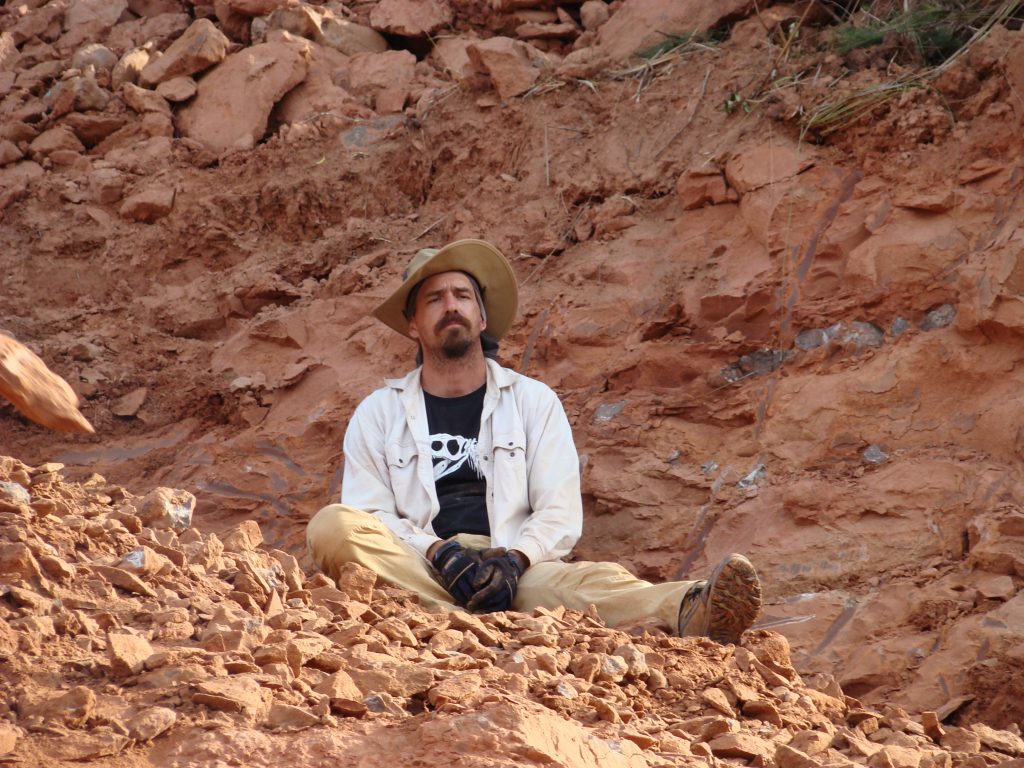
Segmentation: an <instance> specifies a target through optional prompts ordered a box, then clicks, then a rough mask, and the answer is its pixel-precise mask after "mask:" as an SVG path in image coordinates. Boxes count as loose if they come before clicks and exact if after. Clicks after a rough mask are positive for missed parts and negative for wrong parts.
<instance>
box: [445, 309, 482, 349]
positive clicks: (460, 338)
mask: <svg viewBox="0 0 1024 768" xmlns="http://www.w3.org/2000/svg"><path fill="white" fill-rule="evenodd" d="M452 321H455V322H457V323H459V325H457V326H454V327H451V328H445V326H446V325H447V324H448V323H451V322H452ZM437 332H438V333H443V334H444V337H443V338H442V340H441V345H440V348H439V349H440V352H441V356H442V357H444V358H445V359H446V360H461V359H462V358H463V357H465V356H466V355H467V354H468V353H469V350H470V349H472V347H473V342H475V341H477V340H478V339H477V337H474V335H473V329H472V327H471V325H470V323H469V321H468V320H466V318H464V317H462V315H458V314H448V315H445V316H444V317H443V318H441V321H440V322H439V323H438V324H437Z"/></svg>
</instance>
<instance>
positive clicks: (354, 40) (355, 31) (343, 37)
mask: <svg viewBox="0 0 1024 768" xmlns="http://www.w3.org/2000/svg"><path fill="white" fill-rule="evenodd" d="M316 42H317V43H319V44H320V45H323V46H327V47H328V48H333V49H334V50H336V51H338V52H340V53H343V54H345V55H346V56H355V55H356V54H357V53H383V52H384V51H386V50H387V49H388V42H387V40H385V39H384V38H383V37H382V36H381V35H380V33H379V32H377V31H376V30H374V29H371V28H370V27H364V26H363V25H362V24H356V23H354V22H351V21H348V20H347V19H337V18H332V17H326V18H324V19H323V20H322V21H321V22H320V34H319V35H318V36H317V38H316Z"/></svg>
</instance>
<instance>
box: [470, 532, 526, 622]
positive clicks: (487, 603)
mask: <svg viewBox="0 0 1024 768" xmlns="http://www.w3.org/2000/svg"><path fill="white" fill-rule="evenodd" d="M481 556H482V558H483V563H482V564H481V565H480V568H479V570H478V571H477V573H476V577H475V578H474V579H473V591H474V595H473V599H472V600H470V601H469V604H468V605H467V606H466V607H467V608H469V610H470V611H472V612H473V613H495V612H496V611H507V610H509V609H510V608H512V601H513V600H515V599H516V590H517V589H518V588H519V577H520V576H522V575H523V573H524V572H525V571H526V564H525V563H523V561H522V560H520V559H519V557H518V556H517V555H514V554H513V553H511V552H506V551H505V549H504V548H502V547H497V548H495V549H485V550H484V551H483V552H482V553H481Z"/></svg>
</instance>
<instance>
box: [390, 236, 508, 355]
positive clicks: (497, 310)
mask: <svg viewBox="0 0 1024 768" xmlns="http://www.w3.org/2000/svg"><path fill="white" fill-rule="evenodd" d="M454 271H460V272H468V273H469V274H471V275H472V276H473V277H475V278H476V280H477V282H478V283H480V289H481V290H482V291H483V300H484V309H486V310H487V332H488V333H490V334H491V336H493V337H494V338H495V339H500V338H502V337H503V336H505V334H507V333H508V332H509V329H511V327H512V323H513V322H514V321H515V319H516V310H517V309H518V307H519V285H518V283H516V276H515V273H514V272H513V271H512V266H511V265H510V264H509V263H508V261H507V260H506V259H505V257H504V256H502V254H501V251H499V250H498V249H497V248H495V247H494V246H493V245H491V244H490V243H485V242H484V241H483V240H457V241H456V242H454V243H449V244H448V245H446V246H445V247H444V248H441V249H440V250H439V251H438V252H437V253H435V254H434V255H433V256H431V257H430V258H429V259H427V260H426V261H425V262H424V263H423V264H421V265H420V266H419V267H418V268H417V269H416V271H414V272H411V273H410V274H409V276H408V277H406V279H405V280H404V281H403V282H402V284H401V285H400V286H398V289H397V290H396V291H395V292H394V293H392V294H391V295H390V296H388V297H387V298H386V299H385V300H384V301H383V302H381V303H380V304H379V305H378V306H377V307H375V308H374V310H373V313H372V314H373V316H374V317H376V318H377V319H378V320H380V321H381V322H382V323H384V325H386V326H388V327H389V328H392V329H394V330H396V331H398V332H399V333H400V334H402V335H403V336H407V337H409V338H412V337H411V336H409V321H408V320H406V318H405V305H406V302H407V301H408V299H409V292H410V291H412V289H413V288H414V287H416V285H418V284H419V283H420V282H421V281H423V280H426V279H427V278H428V277H433V276H434V275H439V274H441V273H442V272H454Z"/></svg>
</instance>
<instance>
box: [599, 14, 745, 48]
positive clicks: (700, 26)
mask: <svg viewBox="0 0 1024 768" xmlns="http://www.w3.org/2000/svg"><path fill="white" fill-rule="evenodd" d="M753 9H754V0H719V1H718V2H714V3H709V2H707V1H706V0H626V2H624V3H623V4H622V7H621V8H619V10H618V12H617V13H616V14H615V15H614V16H612V17H611V19H609V20H608V21H607V22H606V23H604V24H603V25H602V26H601V30H600V33H599V38H598V45H599V47H600V49H601V52H602V54H603V55H604V56H609V57H611V58H612V59H615V60H616V61H618V60H622V59H627V58H629V57H630V56H632V55H633V54H635V53H637V52H638V51H642V50H644V49H645V48H650V47H651V46H652V45H656V44H657V43H660V42H663V41H664V40H665V39H666V36H667V35H679V34H688V33H693V32H706V31H707V30H709V29H713V28H715V27H718V26H721V25H722V24H725V23H727V22H729V21H733V20H738V19H741V18H744V17H746V16H747V15H748V14H749V13H750V12H751V11H752V10H753Z"/></svg>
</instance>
